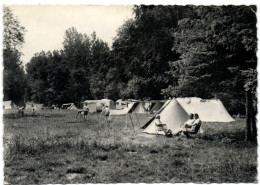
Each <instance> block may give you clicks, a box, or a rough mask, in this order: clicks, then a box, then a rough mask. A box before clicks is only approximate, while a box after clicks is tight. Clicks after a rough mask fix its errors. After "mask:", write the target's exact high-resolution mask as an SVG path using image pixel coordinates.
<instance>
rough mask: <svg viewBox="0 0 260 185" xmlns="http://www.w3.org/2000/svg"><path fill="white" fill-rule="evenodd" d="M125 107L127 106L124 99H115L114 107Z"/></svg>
mask: <svg viewBox="0 0 260 185" xmlns="http://www.w3.org/2000/svg"><path fill="white" fill-rule="evenodd" d="M125 107H127V103H126V102H125V101H123V100H122V99H119V100H117V101H116V109H123V108H125Z"/></svg>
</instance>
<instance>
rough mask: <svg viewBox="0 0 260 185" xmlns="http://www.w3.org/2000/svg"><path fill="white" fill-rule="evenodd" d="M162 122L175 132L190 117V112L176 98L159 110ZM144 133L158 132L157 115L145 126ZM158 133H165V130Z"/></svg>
mask: <svg viewBox="0 0 260 185" xmlns="http://www.w3.org/2000/svg"><path fill="white" fill-rule="evenodd" d="M159 112H160V117H161V118H160V119H161V121H162V123H164V124H167V128H168V129H171V130H172V131H173V132H174V131H176V130H178V129H179V128H180V127H181V126H182V125H183V124H184V123H185V122H186V121H187V120H188V119H189V115H188V113H187V112H186V111H185V110H184V109H183V108H182V106H181V105H180V104H179V103H178V102H177V100H176V99H172V100H169V101H167V102H166V103H165V104H164V106H163V107H162V108H161V109H160V110H159ZM143 128H144V131H143V132H144V133H148V134H156V133H157V132H156V126H155V116H154V117H153V118H152V119H151V120H149V121H148V122H147V123H146V124H145V125H144V126H143ZM158 134H162V135H164V132H163V131H160V132H158Z"/></svg>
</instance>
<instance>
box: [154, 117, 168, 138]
mask: <svg viewBox="0 0 260 185" xmlns="http://www.w3.org/2000/svg"><path fill="white" fill-rule="evenodd" d="M160 118H161V117H160V115H159V114H157V115H156V116H155V125H156V127H158V130H162V131H164V133H165V135H166V136H169V135H172V131H171V130H170V129H167V125H166V124H164V123H162V122H161V120H160Z"/></svg>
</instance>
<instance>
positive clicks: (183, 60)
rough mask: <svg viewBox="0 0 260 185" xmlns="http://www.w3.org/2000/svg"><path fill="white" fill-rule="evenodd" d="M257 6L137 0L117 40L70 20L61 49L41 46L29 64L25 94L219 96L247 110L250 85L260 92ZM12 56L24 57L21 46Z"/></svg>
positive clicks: (67, 97) (41, 98)
mask: <svg viewBox="0 0 260 185" xmlns="http://www.w3.org/2000/svg"><path fill="white" fill-rule="evenodd" d="M255 12H256V7H255V6H144V5H140V6H135V7H134V8H133V13H134V15H135V17H134V18H133V19H129V20H127V21H125V23H124V24H123V25H122V26H121V27H120V28H118V30H117V35H116V37H115V38H114V40H113V44H112V47H111V48H109V47H108V44H107V43H106V42H104V41H102V40H101V39H99V38H98V36H97V35H96V33H95V32H94V33H93V34H92V35H90V36H89V35H86V34H84V33H78V31H77V30H76V28H69V29H68V30H66V31H65V36H64V42H63V49H62V50H61V51H52V52H43V51H42V52H40V53H36V54H35V55H34V57H33V58H32V59H31V61H30V63H28V64H27V66H26V70H27V73H28V74H27V84H28V86H27V88H26V95H25V98H26V100H33V101H36V102H40V103H45V104H46V105H47V104H48V105H50V104H52V103H56V104H61V103H66V102H74V103H76V104H79V102H81V101H82V100H84V99H101V98H111V99H114V100H116V99H119V98H123V99H126V98H135V99H145V98H151V99H162V98H166V97H169V96H174V97H185V96H198V97H201V98H214V97H217V98H220V99H221V100H222V101H223V103H224V105H225V106H226V107H227V109H228V110H229V112H231V113H232V114H233V113H240V114H244V113H245V107H244V104H245V90H250V91H252V92H253V94H254V95H256V84H257V78H256V76H257V71H256V65H257V58H256V49H257V38H256V13H255ZM18 28H19V27H18ZM19 29H20V30H21V31H20V32H21V34H20V36H23V29H21V28H19ZM20 36H19V35H17V36H16V37H14V38H18V40H15V39H14V40H13V42H12V44H16V43H17V41H19V38H22V37H20ZM8 38H9V37H8ZM10 38H12V37H10ZM20 42H23V39H20ZM18 43H19V42H18ZM12 57H13V58H15V57H17V59H16V60H17V61H19V60H18V59H19V55H18V53H17V56H16V55H12ZM5 58H6V59H7V58H8V57H5ZM6 59H5V60H6ZM7 84H8V82H5V86H6V85H7ZM10 84H16V83H10ZM16 88H18V86H16ZM5 89H7V88H5ZM5 92H7V91H6V90H5ZM16 92H17V91H16ZM6 94H8V93H6ZM9 97H10V96H9ZM255 97H256V96H255ZM254 100H256V98H254Z"/></svg>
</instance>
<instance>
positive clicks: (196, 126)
mask: <svg viewBox="0 0 260 185" xmlns="http://www.w3.org/2000/svg"><path fill="white" fill-rule="evenodd" d="M194 117H195V120H194V122H193V123H192V125H191V127H190V128H186V129H185V130H183V131H182V133H183V134H184V135H186V136H187V137H189V136H190V135H189V134H197V133H198V131H199V129H200V126H201V123H202V122H201V120H200V118H199V115H198V114H194Z"/></svg>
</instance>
